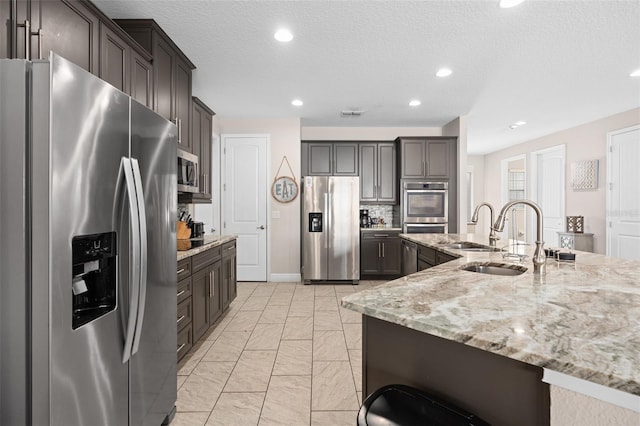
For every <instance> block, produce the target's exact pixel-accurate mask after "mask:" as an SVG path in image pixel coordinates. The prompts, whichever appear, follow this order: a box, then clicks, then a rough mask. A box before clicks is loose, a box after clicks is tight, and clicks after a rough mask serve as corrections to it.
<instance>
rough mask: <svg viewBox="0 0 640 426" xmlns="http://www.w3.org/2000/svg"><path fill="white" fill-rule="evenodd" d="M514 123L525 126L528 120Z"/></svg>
mask: <svg viewBox="0 0 640 426" xmlns="http://www.w3.org/2000/svg"><path fill="white" fill-rule="evenodd" d="M513 124H515V125H516V126H524V125H525V124H527V122H526V121H516V122H515V123H513Z"/></svg>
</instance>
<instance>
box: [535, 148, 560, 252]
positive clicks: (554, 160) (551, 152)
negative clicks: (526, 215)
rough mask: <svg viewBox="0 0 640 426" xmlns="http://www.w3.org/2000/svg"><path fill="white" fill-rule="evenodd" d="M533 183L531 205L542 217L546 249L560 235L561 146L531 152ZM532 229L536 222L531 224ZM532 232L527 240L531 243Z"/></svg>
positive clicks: (553, 244)
mask: <svg viewBox="0 0 640 426" xmlns="http://www.w3.org/2000/svg"><path fill="white" fill-rule="evenodd" d="M533 155H534V156H535V159H534V162H535V165H536V166H535V170H536V179H535V186H536V189H535V191H534V194H535V201H536V202H537V203H538V205H539V206H540V208H541V209H542V213H543V215H544V216H543V221H544V228H543V234H542V238H543V241H544V242H545V244H546V246H547V247H549V246H552V247H557V246H558V245H559V244H558V232H563V231H564V220H565V216H564V209H565V207H564V206H565V194H564V181H565V146H564V145H560V146H557V147H553V148H550V149H546V150H543V151H537V152H534V153H533ZM531 222H532V226H535V225H536V221H535V220H532V221H531ZM535 236H536V234H535V229H534V230H533V232H532V233H531V239H532V240H535Z"/></svg>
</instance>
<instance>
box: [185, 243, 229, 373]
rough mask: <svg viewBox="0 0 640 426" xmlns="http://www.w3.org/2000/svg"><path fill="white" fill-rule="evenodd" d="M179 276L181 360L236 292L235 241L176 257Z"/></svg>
mask: <svg viewBox="0 0 640 426" xmlns="http://www.w3.org/2000/svg"><path fill="white" fill-rule="evenodd" d="M178 279H179V280H180V281H179V282H178V326H177V328H178V347H177V352H178V361H180V360H181V359H182V358H184V356H185V355H186V354H187V353H188V352H189V350H190V349H191V347H192V346H193V344H194V343H196V342H197V341H198V340H199V339H200V338H202V336H204V335H205V334H206V332H207V331H208V330H209V328H211V326H213V325H214V324H215V322H216V321H217V320H218V319H219V318H220V317H221V316H222V314H223V313H224V311H225V310H227V308H228V307H229V304H230V303H231V302H232V301H233V299H235V298H236V296H237V287H236V243H235V241H231V242H228V243H225V244H224V245H222V246H217V247H213V248H211V249H209V250H206V251H204V252H201V253H198V254H196V255H194V256H192V257H189V258H186V259H183V260H181V261H179V262H178Z"/></svg>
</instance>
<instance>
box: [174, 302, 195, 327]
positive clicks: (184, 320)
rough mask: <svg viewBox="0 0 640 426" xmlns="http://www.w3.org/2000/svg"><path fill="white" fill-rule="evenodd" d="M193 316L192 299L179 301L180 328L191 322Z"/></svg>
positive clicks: (178, 318) (178, 319) (178, 323)
mask: <svg viewBox="0 0 640 426" xmlns="http://www.w3.org/2000/svg"><path fill="white" fill-rule="evenodd" d="M191 316H192V310H191V299H186V300H183V301H182V302H180V303H178V316H177V321H176V323H177V324H176V325H177V328H178V330H180V329H181V328H182V327H184V326H186V325H187V324H191Z"/></svg>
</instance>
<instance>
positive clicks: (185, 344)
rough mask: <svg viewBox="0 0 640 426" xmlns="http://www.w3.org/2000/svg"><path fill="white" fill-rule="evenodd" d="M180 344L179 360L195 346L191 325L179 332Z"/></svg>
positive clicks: (177, 350) (178, 348) (178, 350)
mask: <svg viewBox="0 0 640 426" xmlns="http://www.w3.org/2000/svg"><path fill="white" fill-rule="evenodd" d="M177 343H178V346H177V349H176V352H177V355H178V361H180V360H181V359H182V358H183V357H184V356H185V355H186V354H187V353H188V352H189V350H190V349H191V347H192V346H193V336H192V335H191V325H189V326H188V327H185V328H183V329H182V330H180V331H179V332H178V341H177Z"/></svg>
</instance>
